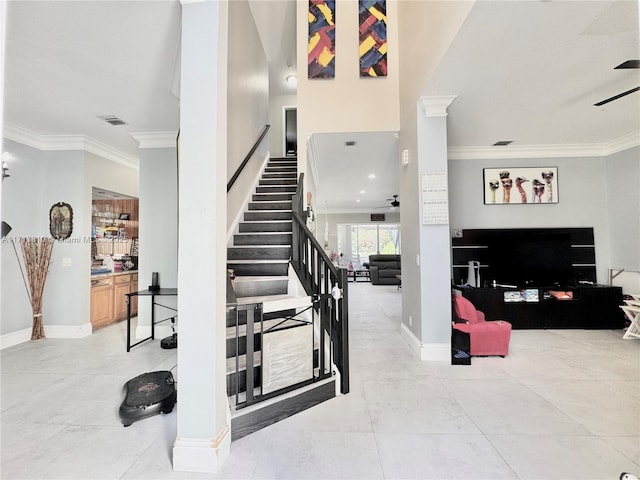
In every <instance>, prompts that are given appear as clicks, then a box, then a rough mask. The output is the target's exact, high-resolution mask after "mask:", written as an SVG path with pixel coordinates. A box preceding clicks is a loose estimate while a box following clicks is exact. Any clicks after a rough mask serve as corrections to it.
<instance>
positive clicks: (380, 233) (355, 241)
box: [338, 223, 400, 266]
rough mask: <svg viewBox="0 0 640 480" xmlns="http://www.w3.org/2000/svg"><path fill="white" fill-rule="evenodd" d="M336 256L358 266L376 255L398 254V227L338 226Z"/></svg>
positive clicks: (392, 225)
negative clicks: (340, 256)
mask: <svg viewBox="0 0 640 480" xmlns="http://www.w3.org/2000/svg"><path fill="white" fill-rule="evenodd" d="M338 250H339V252H338V254H342V259H343V261H345V260H346V261H347V262H349V261H350V262H352V264H353V265H354V266H360V265H362V263H365V262H368V261H369V256H370V255H375V254H378V253H389V254H397V255H399V254H400V225H396V224H390V223H385V224H371V223H365V224H356V225H353V224H352V225H349V224H343V225H338Z"/></svg>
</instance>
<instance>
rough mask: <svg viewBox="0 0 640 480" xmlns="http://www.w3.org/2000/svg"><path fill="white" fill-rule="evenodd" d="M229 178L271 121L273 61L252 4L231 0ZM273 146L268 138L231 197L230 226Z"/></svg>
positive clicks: (231, 193)
mask: <svg viewBox="0 0 640 480" xmlns="http://www.w3.org/2000/svg"><path fill="white" fill-rule="evenodd" d="M228 41H229V64H228V69H229V71H228V78H230V79H232V81H230V82H229V83H228V85H229V89H228V93H227V102H228V106H229V110H228V117H227V124H228V129H227V132H228V133H227V135H228V138H227V145H228V160H227V180H228V179H230V178H231V176H232V175H233V174H234V172H235V171H236V169H237V168H238V166H239V165H240V164H241V163H242V160H243V159H244V157H245V156H246V154H247V153H249V150H250V149H251V147H252V146H253V144H254V142H255V141H256V140H257V138H258V135H259V134H260V132H261V131H262V129H263V128H264V126H265V125H266V124H268V123H269V65H268V63H267V57H266V55H265V53H264V49H263V48H262V43H261V41H260V36H259V35H258V30H257V29H256V26H255V22H254V20H253V15H252V13H251V9H250V8H249V4H248V2H247V1H246V0H238V1H233V2H229V39H228ZM268 149H269V139H267V138H265V139H264V140H263V141H262V143H261V144H260V146H259V148H258V150H257V151H256V153H255V154H254V156H253V157H252V159H251V161H250V162H249V163H248V164H247V166H246V167H245V169H244V171H243V172H242V175H241V176H240V177H239V178H238V180H237V182H236V183H235V185H234V186H233V188H232V189H231V191H230V192H229V195H228V197H227V228H229V227H230V226H231V224H232V223H233V220H234V219H235V218H236V216H237V214H238V212H239V211H240V210H242V209H243V208H244V201H245V200H246V195H247V192H248V191H249V190H250V189H251V188H252V187H253V183H254V180H255V179H256V178H257V177H258V175H259V173H260V169H261V167H262V164H263V161H264V159H265V158H266V156H267V151H268Z"/></svg>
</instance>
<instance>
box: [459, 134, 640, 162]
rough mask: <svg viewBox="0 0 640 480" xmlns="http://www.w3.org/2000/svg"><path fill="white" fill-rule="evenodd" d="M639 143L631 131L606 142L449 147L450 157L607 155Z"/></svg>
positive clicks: (484, 158)
mask: <svg viewBox="0 0 640 480" xmlns="http://www.w3.org/2000/svg"><path fill="white" fill-rule="evenodd" d="M639 145H640V132H632V133H629V134H627V135H623V136H622V137H619V138H617V139H614V140H612V141H610V142H606V143H592V144H582V145H580V144H578V145H507V146H504V147H449V149H448V158H449V160H491V159H503V158H558V157H607V156H609V155H611V154H614V153H617V152H622V151H623V150H627V149H629V148H633V147H637V146H639Z"/></svg>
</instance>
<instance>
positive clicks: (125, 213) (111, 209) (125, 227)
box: [91, 198, 138, 254]
mask: <svg viewBox="0 0 640 480" xmlns="http://www.w3.org/2000/svg"><path fill="white" fill-rule="evenodd" d="M92 205H93V213H92V216H91V221H92V222H93V224H94V225H95V226H96V229H97V230H99V231H100V236H102V234H103V230H104V229H106V228H114V227H115V228H116V232H115V233H113V232H112V233H113V234H114V235H115V236H122V235H121V233H124V236H125V238H137V237H138V199H137V198H136V199H127V200H93V202H92ZM118 253H122V252H118ZM126 253H127V254H129V252H126Z"/></svg>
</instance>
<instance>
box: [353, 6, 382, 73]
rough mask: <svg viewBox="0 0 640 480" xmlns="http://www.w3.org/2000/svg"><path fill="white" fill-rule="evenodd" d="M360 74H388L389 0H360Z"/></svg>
mask: <svg viewBox="0 0 640 480" xmlns="http://www.w3.org/2000/svg"><path fill="white" fill-rule="evenodd" d="M359 13H360V76H361V77H386V76H387V2H386V0H359Z"/></svg>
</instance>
